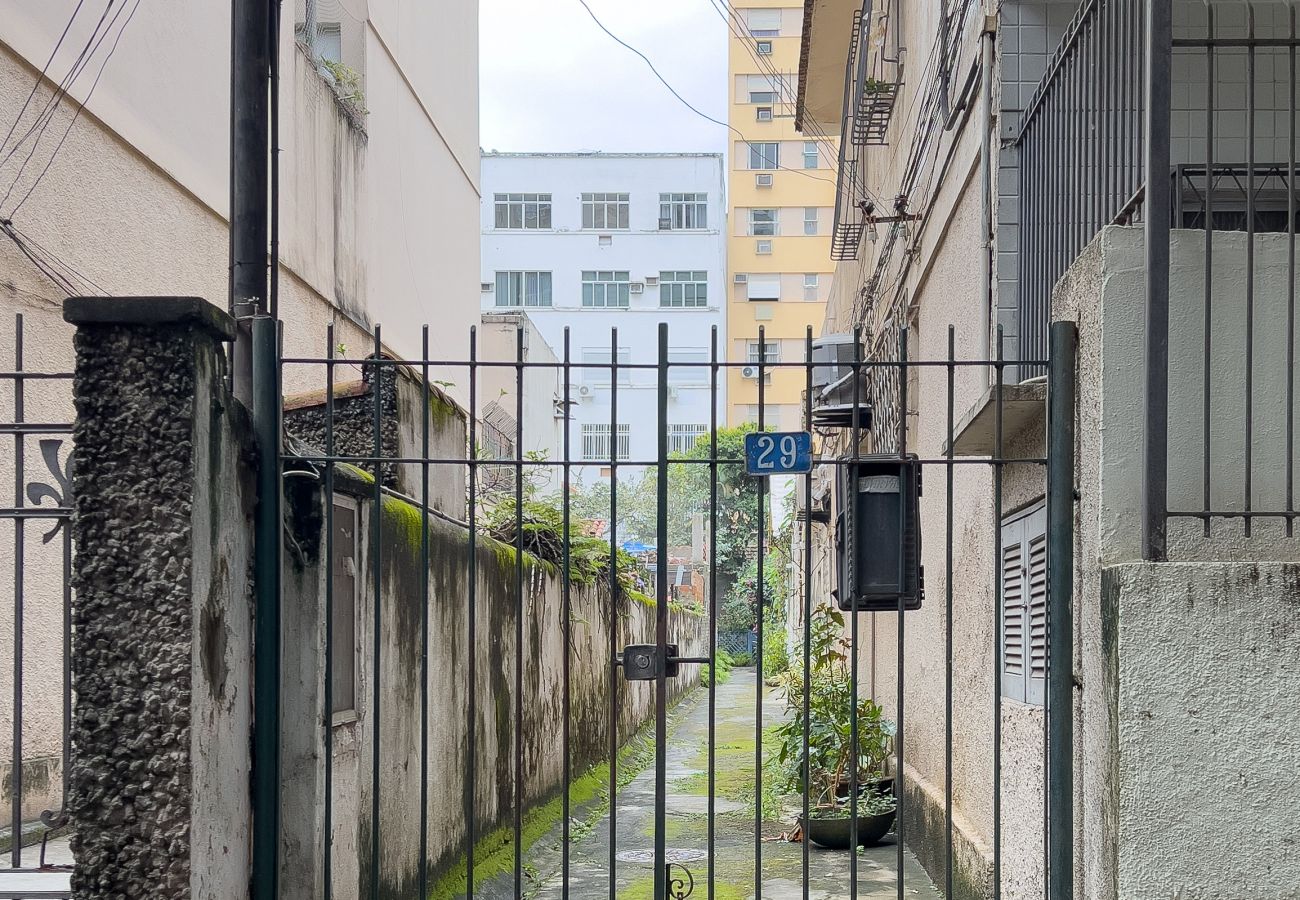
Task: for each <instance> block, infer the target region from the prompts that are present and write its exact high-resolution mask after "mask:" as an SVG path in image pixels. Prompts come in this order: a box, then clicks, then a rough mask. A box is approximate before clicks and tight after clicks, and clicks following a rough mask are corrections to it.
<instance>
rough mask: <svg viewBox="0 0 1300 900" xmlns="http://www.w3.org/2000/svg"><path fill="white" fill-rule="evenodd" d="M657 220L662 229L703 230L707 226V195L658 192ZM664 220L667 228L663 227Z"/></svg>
mask: <svg viewBox="0 0 1300 900" xmlns="http://www.w3.org/2000/svg"><path fill="white" fill-rule="evenodd" d="M659 220H660V229H661V230H663V231H703V230H704V229H706V228H708V227H709V195H708V194H700V193H677V194H660V195H659ZM664 222H667V223H668V227H667V228H663V223H664Z"/></svg>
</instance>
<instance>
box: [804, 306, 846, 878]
mask: <svg viewBox="0 0 1300 900" xmlns="http://www.w3.org/2000/svg"><path fill="white" fill-rule="evenodd" d="M803 346H804V350H803V354H804V366H805V371H804V413H803V415H804V427H805V428H806V429H808V431H809V432H811V431H812V428H813V364H812V360H813V332H812V326H811V325H809V326H808V330H807V332H806V333H805V334H804V345H803ZM855 389H856V385H855ZM812 485H813V473H812V470H811V469H810V470H809V472H808V474H807V475H805V476H804V500H803V508H804V522H803V572H802V573H801V575H802V577H803V698H802V699H803V710H802V714H803V735H802V736H801V741H802V748H801V753H800V756H799V766H800V772H801V781H802V784H803V819H802V822H801V824H802V825H803V828H804V832H805V833H804V839H803V840H802V841H800V842H799V843H800V844H801V847H800V849H801V850H802V851H803V861H802V862H803V900H808V875H809V867H810V860H809V856H808V847H809V844H810V841H809V840H808V836H807V829H808V817H809V813H810V809H809V806H810V803H811V795H812V787H811V785H810V783H809V779H808V744H809V742H810V739H811V737H812V735H811V733H810V730H811V725H812V723H811V713H812V708H811V707H812V702H811V699H812V698H811V694H810V689H811V685H810V682H811V676H812V611H813V601H812V571H813V568H812V519H813V508H812V506H813V489H812Z"/></svg>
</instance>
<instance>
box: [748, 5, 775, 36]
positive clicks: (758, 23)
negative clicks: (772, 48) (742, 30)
mask: <svg viewBox="0 0 1300 900" xmlns="http://www.w3.org/2000/svg"><path fill="white" fill-rule="evenodd" d="M745 27H746V28H748V29H749V33H750V34H751V35H753V36H754V37H764V38H765V37H776V36H778V35H779V34H780V33H781V10H779V9H747V10H745Z"/></svg>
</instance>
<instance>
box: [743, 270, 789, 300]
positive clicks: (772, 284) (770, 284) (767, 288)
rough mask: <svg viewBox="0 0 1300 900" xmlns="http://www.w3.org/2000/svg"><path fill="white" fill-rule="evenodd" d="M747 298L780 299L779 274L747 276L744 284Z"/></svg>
mask: <svg viewBox="0 0 1300 900" xmlns="http://www.w3.org/2000/svg"><path fill="white" fill-rule="evenodd" d="M745 299H747V300H780V299H781V276H780V275H778V274H775V273H763V274H754V275H750V276H749V283H748V284H747V285H746V286H745Z"/></svg>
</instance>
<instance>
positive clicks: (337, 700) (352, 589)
mask: <svg viewBox="0 0 1300 900" xmlns="http://www.w3.org/2000/svg"><path fill="white" fill-rule="evenodd" d="M357 518H358V515H357V504H356V502H355V501H354V500H352V499H350V498H347V497H340V496H335V497H334V529H333V530H334V534H333V544H334V546H333V551H334V555H333V559H332V560H331V561H330V581H331V583H332V585H333V588H334V604H333V608H332V609H331V611H330V612H331V615H330V622H331V624H332V626H333V631H334V634H333V638H334V641H333V643H332V644H330V647H329V653H330V661H331V667H330V668H331V673H330V690H331V694H332V699H333V704H332V707H331V709H330V712H331V713H333V714H334V715H335V716H340V715H343V716H346V715H348V714H350V713H352V712H353V711H354V710H356V708H357V681H356V669H357V566H358V564H359V560H358V558H357V525H358V522H357Z"/></svg>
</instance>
